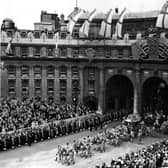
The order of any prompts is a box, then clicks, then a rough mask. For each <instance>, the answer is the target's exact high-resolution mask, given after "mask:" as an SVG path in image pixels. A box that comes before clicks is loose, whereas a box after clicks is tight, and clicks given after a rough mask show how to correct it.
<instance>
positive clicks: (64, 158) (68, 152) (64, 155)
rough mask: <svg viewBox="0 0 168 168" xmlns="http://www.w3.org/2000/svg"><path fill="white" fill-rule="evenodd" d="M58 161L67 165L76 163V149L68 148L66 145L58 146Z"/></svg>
mask: <svg viewBox="0 0 168 168" xmlns="http://www.w3.org/2000/svg"><path fill="white" fill-rule="evenodd" d="M56 161H58V162H61V163H62V164H66V165H72V164H75V151H74V150H73V148H69V149H67V148H66V147H61V146H58V151H57V153H56Z"/></svg>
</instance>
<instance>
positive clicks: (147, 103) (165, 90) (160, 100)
mask: <svg viewBox="0 0 168 168" xmlns="http://www.w3.org/2000/svg"><path fill="white" fill-rule="evenodd" d="M167 100H168V85H167V83H166V82H165V81H164V80H163V79H161V78H159V77H152V78H149V79H147V80H146V81H145V82H144V84H143V88H142V106H143V113H149V112H150V113H153V112H155V111H158V112H159V111H163V112H164V113H166V111H167V110H168V103H167Z"/></svg>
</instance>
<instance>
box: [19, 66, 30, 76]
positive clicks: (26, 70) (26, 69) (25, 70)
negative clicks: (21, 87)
mask: <svg viewBox="0 0 168 168" xmlns="http://www.w3.org/2000/svg"><path fill="white" fill-rule="evenodd" d="M21 74H22V77H28V76H29V67H28V66H22V67H21Z"/></svg>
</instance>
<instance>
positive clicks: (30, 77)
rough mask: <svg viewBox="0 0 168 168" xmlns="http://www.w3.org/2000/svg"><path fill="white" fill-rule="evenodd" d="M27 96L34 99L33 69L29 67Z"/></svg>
mask: <svg viewBox="0 0 168 168" xmlns="http://www.w3.org/2000/svg"><path fill="white" fill-rule="evenodd" d="M29 95H30V97H33V98H34V69H33V66H30V67H29Z"/></svg>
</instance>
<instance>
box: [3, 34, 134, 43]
mask: <svg viewBox="0 0 168 168" xmlns="http://www.w3.org/2000/svg"><path fill="white" fill-rule="evenodd" d="M2 36H3V35H2V34H1V35H0V38H1V43H8V42H9V40H10V39H11V37H2ZM135 42H136V39H134V40H128V41H126V40H124V39H118V40H117V39H116V40H112V39H106V40H104V39H94V40H90V39H59V40H58V45H65V46H69V45H74V46H77V45H80V46H85V45H89V46H104V45H106V46H111V45H113V46H131V44H132V43H135ZM12 43H13V44H24V45H32V44H33V45H45V46H50V45H56V39H54V38H52V39H51V38H48V37H47V38H46V39H45V41H44V40H43V39H40V38H33V39H32V40H30V39H29V38H22V37H20V38H19V39H18V38H13V40H12Z"/></svg>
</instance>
